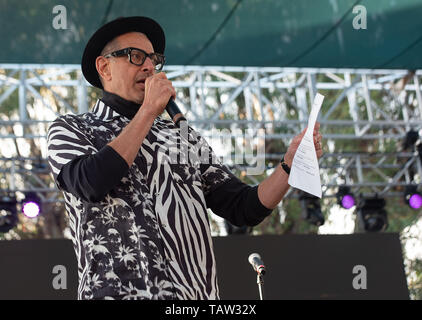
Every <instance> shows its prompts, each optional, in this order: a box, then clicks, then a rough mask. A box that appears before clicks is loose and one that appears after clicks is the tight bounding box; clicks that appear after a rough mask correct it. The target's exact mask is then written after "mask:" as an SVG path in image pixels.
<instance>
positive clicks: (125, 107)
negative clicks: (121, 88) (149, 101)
mask: <svg viewBox="0 0 422 320" xmlns="http://www.w3.org/2000/svg"><path fill="white" fill-rule="evenodd" d="M106 106H107V107H109V108H110V109H112V110H108V111H107V110H106ZM140 107H141V105H140V104H138V103H135V102H132V101H129V100H126V99H123V98H122V97H120V96H118V95H117V94H114V93H111V92H107V91H103V97H102V98H101V99H100V100H99V101H98V102H97V104H96V106H95V108H94V113H95V114H97V115H98V116H99V117H100V118H103V119H104V120H106V119H110V118H112V117H115V116H118V115H121V116H125V117H126V118H128V119H133V117H134V116H135V114H136V113H137V112H138V110H139V108H140Z"/></svg>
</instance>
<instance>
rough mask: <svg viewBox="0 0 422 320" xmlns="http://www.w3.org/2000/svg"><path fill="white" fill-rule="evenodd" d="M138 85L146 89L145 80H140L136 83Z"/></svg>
mask: <svg viewBox="0 0 422 320" xmlns="http://www.w3.org/2000/svg"><path fill="white" fill-rule="evenodd" d="M136 84H137V85H140V87H142V88H145V79H140V80H137V81H136Z"/></svg>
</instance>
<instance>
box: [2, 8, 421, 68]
mask: <svg viewBox="0 0 422 320" xmlns="http://www.w3.org/2000/svg"><path fill="white" fill-rule="evenodd" d="M60 4H61V5H63V6H64V7H65V8H66V18H67V19H66V23H67V25H66V27H67V29H65V30H63V29H55V28H54V26H53V19H54V18H55V17H57V16H58V14H60V13H59V12H57V11H56V13H53V8H54V7H55V6H56V5H57V1H55V0H54V1H53V0H38V1H33V0H21V1H13V0H0V36H1V50H0V64H1V63H31V64H79V63H80V61H81V56H82V52H83V49H84V46H85V44H86V42H87V41H88V39H89V37H90V36H91V35H92V33H93V32H94V31H95V30H96V29H97V28H98V27H99V26H101V25H102V24H104V23H105V22H107V21H110V20H112V19H115V18H117V17H120V16H133V15H144V16H149V17H151V18H153V19H155V20H157V21H158V22H159V23H160V24H161V25H162V26H163V29H164V31H165V33H166V38H167V47H166V52H165V53H166V58H167V64H170V65H219V66H266V67H316V68H324V67H327V68H371V69H373V68H383V69H420V68H421V67H422V1H421V0H295V1H292V0H211V1H198V0H171V1H169V0H154V1H145V0H144V1H139V0H124V1H122V0H120V1H117V0H107V1H106V0H90V1H87V0H63V1H60ZM357 5H360V6H363V7H364V8H365V9H366V13H367V21H366V29H355V28H354V26H353V20H354V19H355V20H356V19H358V18H359V17H358V15H359V14H360V13H361V11H357V12H355V13H354V11H353V8H354V7H355V6H357ZM60 12H62V11H60ZM61 22H62V23H63V21H61ZM360 22H362V20H360Z"/></svg>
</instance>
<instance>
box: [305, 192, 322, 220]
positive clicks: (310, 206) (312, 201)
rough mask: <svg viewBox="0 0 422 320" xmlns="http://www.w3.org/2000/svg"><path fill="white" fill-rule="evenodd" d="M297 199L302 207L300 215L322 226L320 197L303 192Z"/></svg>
mask: <svg viewBox="0 0 422 320" xmlns="http://www.w3.org/2000/svg"><path fill="white" fill-rule="evenodd" d="M299 201H300V205H301V207H302V217H303V218H304V219H305V220H307V221H308V222H309V223H311V224H313V225H315V226H318V227H320V226H322V225H323V224H324V222H325V219H324V215H323V214H322V211H321V204H320V199H319V198H318V197H315V196H313V195H310V194H309V193H306V192H305V193H302V195H301V196H300V197H299Z"/></svg>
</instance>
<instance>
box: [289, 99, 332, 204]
mask: <svg viewBox="0 0 422 320" xmlns="http://www.w3.org/2000/svg"><path fill="white" fill-rule="evenodd" d="M323 100H324V96H323V95H322V94H319V93H317V94H316V96H315V99H314V103H313V104H312V109H311V114H310V115H309V119H308V128H307V129H306V132H305V135H304V137H303V139H302V141H301V142H300V144H299V147H298V148H297V151H296V154H295V156H294V158H293V163H292V167H291V170H290V175H289V185H291V186H292V187H294V188H297V189H300V190H302V191H305V192H307V193H310V194H312V195H314V196H316V197H319V198H321V196H322V190H321V178H320V175H319V164H318V158H317V155H316V151H315V145H314V138H313V132H314V127H315V122H316V120H317V118H318V113H319V110H320V109H321V105H322V101H323Z"/></svg>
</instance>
